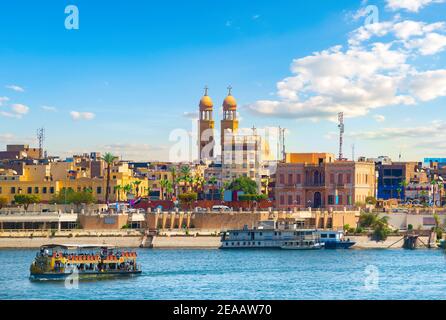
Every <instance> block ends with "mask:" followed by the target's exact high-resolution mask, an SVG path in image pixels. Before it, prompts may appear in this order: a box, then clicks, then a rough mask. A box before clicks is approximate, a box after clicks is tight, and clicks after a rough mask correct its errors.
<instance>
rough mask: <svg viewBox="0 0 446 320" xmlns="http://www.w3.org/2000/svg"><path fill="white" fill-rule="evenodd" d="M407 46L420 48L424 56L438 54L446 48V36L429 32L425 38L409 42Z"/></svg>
mask: <svg viewBox="0 0 446 320" xmlns="http://www.w3.org/2000/svg"><path fill="white" fill-rule="evenodd" d="M406 47H407V48H410V49H418V51H419V52H420V54H421V55H423V56H428V55H433V54H437V53H439V52H441V51H443V50H444V49H445V48H446V36H443V35H441V34H438V33H429V34H427V35H426V37H424V38H419V39H414V40H411V41H409V42H407V44H406Z"/></svg>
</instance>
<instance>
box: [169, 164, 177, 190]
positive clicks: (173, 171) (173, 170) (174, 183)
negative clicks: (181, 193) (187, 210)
mask: <svg viewBox="0 0 446 320" xmlns="http://www.w3.org/2000/svg"><path fill="white" fill-rule="evenodd" d="M169 170H170V174H171V175H172V188H173V192H174V194H175V196H177V194H176V192H177V168H176V167H171V168H170V169H169Z"/></svg>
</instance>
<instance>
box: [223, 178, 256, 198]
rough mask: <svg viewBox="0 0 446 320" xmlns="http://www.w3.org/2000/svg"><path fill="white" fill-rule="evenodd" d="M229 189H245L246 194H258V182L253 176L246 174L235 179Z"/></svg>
mask: <svg viewBox="0 0 446 320" xmlns="http://www.w3.org/2000/svg"><path fill="white" fill-rule="evenodd" d="M227 189H229V190H232V191H243V193H245V194H258V189H257V183H256V182H255V181H254V180H252V179H251V178H248V177H244V176H242V177H239V178H237V179H234V180H233V181H232V182H231V184H230V185H229V186H228V188H227Z"/></svg>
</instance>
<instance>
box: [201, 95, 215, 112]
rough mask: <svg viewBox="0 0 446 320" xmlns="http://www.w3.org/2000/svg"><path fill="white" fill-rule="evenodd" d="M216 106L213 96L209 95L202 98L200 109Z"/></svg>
mask: <svg viewBox="0 0 446 320" xmlns="http://www.w3.org/2000/svg"><path fill="white" fill-rule="evenodd" d="M213 107H214V103H213V102H212V99H211V97H209V96H207V95H206V96H203V98H201V100H200V109H201V110H208V109H212V108H213Z"/></svg>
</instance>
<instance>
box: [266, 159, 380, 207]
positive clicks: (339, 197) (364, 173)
mask: <svg viewBox="0 0 446 320" xmlns="http://www.w3.org/2000/svg"><path fill="white" fill-rule="evenodd" d="M375 190H376V177H375V165H374V163H372V162H353V161H336V160H335V156H334V155H333V154H330V153H306V154H304V153H301V154H299V153H295V154H287V155H286V160H285V161H284V162H280V163H279V164H278V165H277V172H276V186H275V199H276V207H277V208H279V209H292V208H305V207H312V208H333V209H340V208H343V207H352V206H354V205H355V203H358V202H361V203H364V202H365V200H366V198H367V197H369V196H375Z"/></svg>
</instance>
